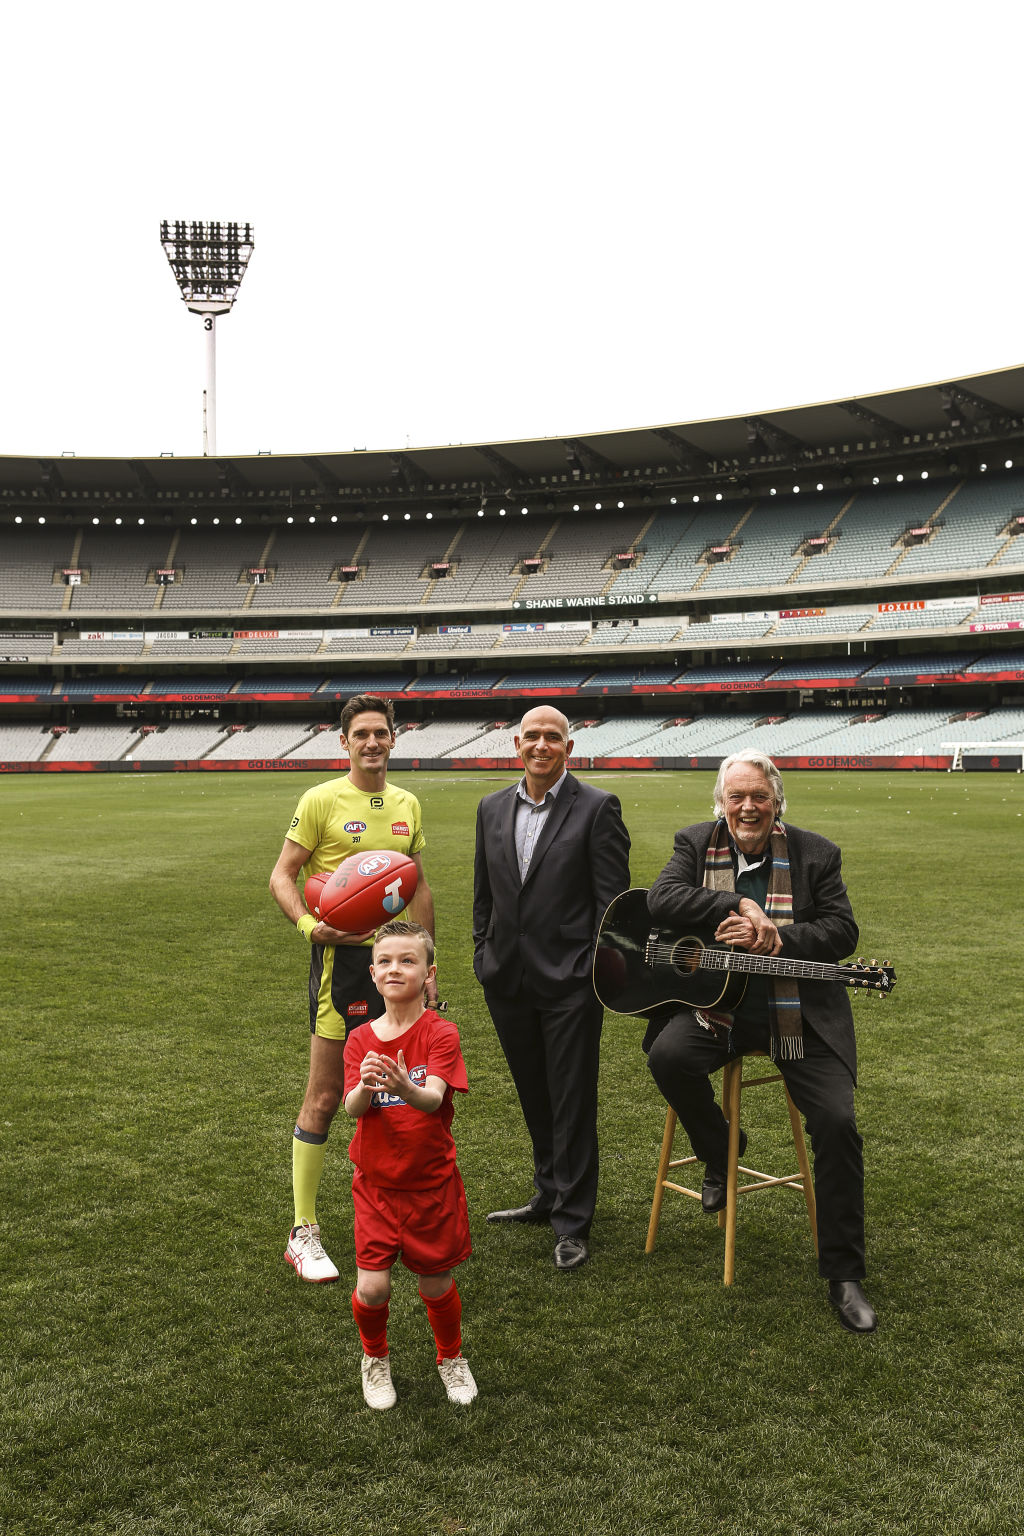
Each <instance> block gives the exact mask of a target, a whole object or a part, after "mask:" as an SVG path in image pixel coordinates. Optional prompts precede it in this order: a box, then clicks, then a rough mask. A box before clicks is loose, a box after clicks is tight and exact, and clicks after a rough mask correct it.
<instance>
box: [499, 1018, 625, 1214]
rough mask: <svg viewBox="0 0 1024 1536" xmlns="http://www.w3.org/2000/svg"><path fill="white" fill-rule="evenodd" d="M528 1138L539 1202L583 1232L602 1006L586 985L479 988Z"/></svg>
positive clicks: (590, 1199)
mask: <svg viewBox="0 0 1024 1536" xmlns="http://www.w3.org/2000/svg"><path fill="white" fill-rule="evenodd" d="M484 1000H485V1001H486V1003H487V1007H488V1009H489V1011H490V1015H491V1018H492V1019H493V1020H494V1027H495V1029H496V1030H497V1032H498V1039H499V1041H500V1042H501V1048H502V1050H503V1051H504V1052H505V1060H506V1061H507V1062H508V1065H509V1070H510V1072H511V1073H512V1081H513V1082H514V1083H515V1085H516V1092H517V1093H518V1095H519V1102H520V1104H521V1105H522V1107H523V1116H524V1118H525V1120H526V1128H527V1130H528V1131H529V1133H530V1140H531V1141H532V1143H533V1184H534V1188H535V1189H536V1191H537V1196H538V1204H539V1205H540V1206H541V1207H543V1208H545V1209H550V1211H551V1225H552V1227H553V1228H554V1230H555V1231H556V1232H557V1233H558V1235H559V1236H560V1237H586V1236H587V1234H588V1233H589V1231H590V1224H591V1222H592V1221H593V1219H594V1205H595V1203H596V1200H597V1068H598V1059H599V1054H600V1046H601V1025H602V1023H603V1021H604V1009H603V1008H602V1006H601V1004H600V1003H599V1002H598V1001H597V999H596V998H595V997H594V994H593V992H591V991H590V990H589V988H588V990H587V992H585V993H581V992H575V993H572V994H570V996H569V997H567V998H552V999H545V1000H541V999H540V998H537V997H534V996H532V995H531V994H529V993H527V992H520V993H518V994H517V995H516V996H515V997H505V996H503V995H502V994H500V993H495V992H488V991H486V990H485V992H484Z"/></svg>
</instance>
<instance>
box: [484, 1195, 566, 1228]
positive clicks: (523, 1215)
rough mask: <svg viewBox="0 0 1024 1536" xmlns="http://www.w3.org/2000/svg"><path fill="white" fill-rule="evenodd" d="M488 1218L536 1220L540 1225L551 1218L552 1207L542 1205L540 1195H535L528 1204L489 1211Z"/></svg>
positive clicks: (521, 1220)
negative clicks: (506, 1209)
mask: <svg viewBox="0 0 1024 1536" xmlns="http://www.w3.org/2000/svg"><path fill="white" fill-rule="evenodd" d="M487 1220H488V1221H519V1222H535V1223H536V1224H537V1225H538V1226H540V1225H541V1224H542V1223H546V1222H549V1221H550V1220H551V1207H550V1206H549V1205H541V1203H540V1199H539V1197H538V1196H536V1195H535V1196H534V1198H533V1199H532V1200H531V1201H530V1202H529V1204H528V1205H514V1206H513V1207H512V1209H511V1210H508V1211H491V1212H489V1214H488V1217H487Z"/></svg>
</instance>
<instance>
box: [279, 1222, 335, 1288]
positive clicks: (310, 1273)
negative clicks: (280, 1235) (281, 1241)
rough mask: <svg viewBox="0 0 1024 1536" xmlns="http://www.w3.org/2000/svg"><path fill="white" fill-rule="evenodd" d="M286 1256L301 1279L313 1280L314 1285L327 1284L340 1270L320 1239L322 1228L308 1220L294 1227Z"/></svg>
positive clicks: (285, 1252)
mask: <svg viewBox="0 0 1024 1536" xmlns="http://www.w3.org/2000/svg"><path fill="white" fill-rule="evenodd" d="M284 1256H285V1258H286V1259H287V1260H288V1263H289V1264H290V1265H291V1266H292V1269H294V1271H295V1273H296V1274H297V1275H298V1277H299V1279H300V1280H312V1281H313V1283H314V1285H326V1284H327V1282H328V1281H330V1280H337V1278H338V1271H337V1269H336V1268H335V1267H334V1265H333V1264H332V1263H331V1261H330V1259H329V1258H328V1257H327V1255H326V1253H324V1247H323V1244H322V1243H321V1241H320V1228H319V1227H318V1226H315V1225H311V1224H310V1223H309V1222H308V1221H303V1222H300V1223H299V1225H298V1226H297V1227H293V1228H292V1231H291V1236H290V1237H289V1239H288V1246H287V1248H286V1249H285V1251H284Z"/></svg>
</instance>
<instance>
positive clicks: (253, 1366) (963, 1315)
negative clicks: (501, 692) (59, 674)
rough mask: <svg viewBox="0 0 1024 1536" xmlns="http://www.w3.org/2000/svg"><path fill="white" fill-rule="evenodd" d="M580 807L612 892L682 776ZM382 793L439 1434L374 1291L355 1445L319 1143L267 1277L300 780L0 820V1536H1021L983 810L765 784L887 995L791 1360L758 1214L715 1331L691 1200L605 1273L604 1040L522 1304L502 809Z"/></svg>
mask: <svg viewBox="0 0 1024 1536" xmlns="http://www.w3.org/2000/svg"><path fill="white" fill-rule="evenodd" d="M595 777H596V779H597V781H598V782H600V783H602V784H604V785H605V786H607V787H612V788H614V789H616V790H617V792H618V793H619V794H620V795H621V797H622V800H623V807H624V811H625V815H626V819H627V823H628V825H629V827H630V831H631V833H632V836H633V844H634V858H633V879H634V884H637V885H644V884H649V883H650V881H651V880H652V879H653V877H654V875H655V874H656V873H657V872H658V870H659V869H660V868H661V866H662V864H663V863H664V861H665V859H666V858H667V856H668V853H669V851H670V848H671V837H672V832H673V831H674V829H675V827H676V826H677V825H680V824H683V823H686V822H690V821H694V820H698V819H702V818H703V817H705V816H706V815H707V814H708V810H709V803H710V791H711V777H710V776H709V775H705V774H696V773H694V774H678V775H671V774H637V775H619V776H616V775H597V776H595ZM396 779H397V782H400V783H406V784H408V785H409V787H411V788H413V789H414V790H415V791H416V793H417V794H419V796H420V798H421V800H422V801H423V804H424V808H425V820H426V827H427V833H428V839H429V846H428V849H427V854H426V864H427V870H428V873H429V876H430V878H431V883H432V885H433V886H434V890H435V894H436V898H437V905H438V940H439V951H440V953H439V961H440V975H441V990H442V995H444V996H446V997H447V998H448V1000H449V1003H450V1011H451V1016H452V1017H453V1018H454V1019H455V1020H456V1021H457V1022H458V1024H459V1026H460V1029H461V1031H462V1037H463V1049H464V1053H465V1056H466V1061H467V1065H468V1068H469V1074H470V1085H471V1093H470V1095H469V1097H468V1099H467V1100H466V1101H465V1102H464V1103H462V1102H460V1104H459V1106H458V1111H457V1116H456V1124H455V1131H456V1139H457V1141H458V1144H459V1161H460V1165H461V1168H462V1172H463V1176H464V1179H465V1182H466V1187H467V1191H468V1195H469V1203H470V1215H471V1222H472V1227H473V1237H474V1243H475V1246H476V1252H475V1254H474V1257H473V1258H472V1260H471V1261H470V1262H469V1263H468V1264H467V1265H466V1266H465V1267H464V1268H463V1269H462V1270H461V1271H460V1280H459V1283H460V1289H461V1290H462V1293H463V1299H464V1305H465V1316H464V1333H465V1350H466V1354H467V1356H468V1357H469V1358H470V1360H471V1362H472V1366H473V1370H474V1373H475V1374H476V1377H477V1380H478V1382H479V1385H480V1398H479V1400H478V1402H477V1403H476V1404H475V1405H474V1406H473V1407H472V1408H470V1409H468V1410H458V1409H453V1408H452V1407H450V1406H449V1404H448V1403H447V1401H446V1400H445V1398H444V1394H443V1389H442V1386H441V1383H440V1381H439V1379H438V1376H437V1372H436V1370H435V1367H434V1364H433V1348H432V1343H431V1336H430V1331H429V1327H428V1325H427V1321H426V1317H425V1314H424V1312H423V1308H422V1306H421V1304H420V1303H419V1302H418V1301H417V1300H416V1298H415V1284H414V1282H413V1281H412V1279H411V1277H409V1276H407V1275H406V1274H405V1273H404V1272H402V1271H399V1272H398V1273H397V1274H396V1286H395V1297H394V1300H393V1303H392V1324H391V1348H392V1360H393V1368H394V1376H395V1383H396V1387H397V1390H398V1393H399V1399H400V1401H399V1406H398V1408H397V1409H395V1410H394V1411H392V1412H391V1413H388V1414H374V1413H371V1412H370V1411H369V1410H367V1409H366V1408H364V1406H363V1403H362V1398H361V1393H360V1387H359V1369H358V1362H359V1345H358V1340H357V1336H356V1334H355V1330H354V1326H353V1324H352V1320H351V1315H350V1312H349V1294H350V1290H351V1284H350V1275H351V1274H352V1273H353V1269H354V1265H353V1259H352V1253H351V1225H350V1216H349V1191H348V1185H349V1177H348V1163H347V1158H346V1156H345V1146H346V1140H347V1137H346V1132H345V1126H344V1124H343V1123H342V1122H340V1121H339V1122H338V1123H337V1125H336V1128H335V1133H334V1135H333V1137H332V1147H331V1153H330V1155H329V1161H328V1165H327V1170H326V1174H325V1181H324V1189H323V1194H322V1199H321V1202H320V1216H321V1221H322V1223H323V1227H324V1235H325V1240H326V1242H327V1247H328V1251H329V1252H330V1253H331V1255H332V1257H333V1258H334V1259H335V1260H336V1262H338V1264H339V1267H340V1268H341V1270H342V1283H341V1284H339V1285H336V1286H328V1287H314V1286H304V1285H302V1284H300V1283H299V1282H298V1280H297V1279H296V1278H295V1276H294V1274H293V1272H292V1271H291V1269H290V1268H289V1267H288V1266H287V1265H286V1264H285V1263H284V1262H283V1258H282V1252H283V1248H284V1242H285V1237H286V1233H287V1228H288V1225H289V1219H290V1213H291V1199H290V1159H291V1129H292V1125H293V1123H294V1118H295V1113H296V1110H297V1108H298V1105H299V1102H300V1099H301V1094H302V1088H303V1086H304V1082H305V1070H306V1061H307V1055H308V1044H307V1038H308V1037H307V1026H306V1023H305V1018H304V1007H303V994H304V980H305V966H306V961H307V951H306V949H305V946H304V945H303V944H302V943H301V942H300V941H299V940H298V939H297V938H296V936H295V934H294V932H293V931H292V930H290V929H289V927H288V926H287V925H286V924H285V922H284V920H283V919H282V918H281V917H280V915H279V914H278V912H277V910H276V908H275V907H274V905H273V903H272V902H271V899H270V897H269V895H268V893H267V889H266V882H267V876H268V874H269V871H270V868H271V865H272V864H273V862H274V859H275V858H276V856H277V853H278V851H279V849H280V845H281V840H282V837H283V835H284V832H285V829H286V828H287V826H288V823H289V821H290V818H291V814H292V810H293V806H294V802H295V800H296V799H297V797H298V795H299V793H300V791H301V790H302V789H304V788H305V787H306V786H307V785H308V784H309V783H312V782H314V780H313V778H312V777H307V776H299V775H295V774H286V773H281V774H253V775H248V776H243V775H236V774H223V775H222V774H189V775H166V776H164V775H133V776H128V775H96V776H87V777H81V778H80V777H75V776H63V775H61V776H54V777H52V778H43V777H24V778H7V779H4V780H3V781H2V782H0V811H2V822H0V824H2V827H3V863H2V880H3V911H4V919H3V921H4V936H5V943H4V946H3V954H2V958H0V965H2V968H3V998H4V1002H3V1032H2V1040H0V1085H2V1087H0V1133H2V1143H0V1145H2V1163H0V1169H2V1171H0V1178H2V1200H0V1222H2V1232H3V1242H2V1247H0V1265H2V1278H3V1283H2V1292H0V1296H2V1299H0V1308H2V1311H0V1329H2V1333H0V1337H2V1352H0V1531H3V1532H4V1533H5V1536H18V1533H29V1532H32V1533H35V1532H43V1531H45V1532H51V1533H65V1532H75V1533H97V1536H98V1533H104V1536H106V1533H115V1532H116V1533H126V1536H127V1533H131V1536H163V1533H167V1536H171V1533H173V1536H192V1533H204V1536H205V1533H253V1536H256V1533H259V1536H263V1533H270V1532H274V1533H287V1536H307V1533H308V1536H331V1533H348V1532H352V1533H356V1532H358V1533H365V1536H378V1533H380V1536H384V1533H392V1532H395V1533H402V1536H406V1533H408V1536H428V1533H442V1536H449V1533H457V1532H470V1533H480V1536H484V1533H486V1536H498V1533H501V1536H505V1533H508V1536H512V1533H516V1536H519V1533H528V1536H534V1533H538V1536H545V1533H561V1532H564V1531H566V1530H569V1531H573V1532H579V1533H595V1536H596V1533H602V1536H603V1533H606V1532H607V1533H609V1536H610V1533H616V1536H617V1533H621V1532H642V1533H647V1532H671V1533H681V1536H690V1533H693V1536H697V1533H700V1536H705V1533H725V1532H730V1533H731V1532H734V1531H738V1532H744V1533H748V1536H776V1533H778V1536H790V1533H793V1536H796V1533H807V1536H828V1533H836V1536H840V1533H841V1536H861V1533H864V1536H868V1533H877V1532H901V1533H902V1532H906V1533H920V1536H934V1533H954V1532H955V1533H960V1532H963V1533H965V1536H967V1533H971V1536H1004V1533H1008V1532H1010V1531H1011V1530H1014V1529H1016V1528H1019V1520H1020V1512H1021V1509H1022V1508H1024V1488H1022V1476H1021V1464H1022V1458H1021V1450H1020V1430H1019V1417H1020V1403H1021V1396H1020V1394H1021V1362H1022V1345H1021V1331H1022V1312H1024V1308H1022V1300H1024V1296H1022V1291H1024V1287H1022V1282H1021V1263H1022V1254H1021V1232H1022V1220H1021V1215H1022V1212H1021V1205H1022V1202H1021V1198H1020V1172H1019V1170H1020V1164H1021V1151H1022V1142H1024V1137H1022V1130H1021V1118H1020V1104H1021V1089H1022V1076H1024V1074H1022V1071H1021V1052H1020V1049H1019V1045H1018V1032H1019V1029H1020V1011H1021V995H1022V985H1021V983H1022V969H1024V964H1022V938H1024V932H1022V920H1021V904H1020V885H1021V878H1020V869H1021V853H1022V851H1024V821H1022V816H1024V785H1022V783H1021V781H1020V779H1019V778H1016V777H1013V776H1002V775H1000V776H996V775H992V776H988V775H977V776H973V775H972V776H969V777H965V776H963V775H958V776H955V777H952V776H945V775H937V776H917V775H913V776H912V775H903V776H899V775H892V776H885V775H871V774H865V775H849V776H838V775H828V774H817V775H815V774H790V775H788V776H787V784H786V788H787V791H788V795H789V802H790V809H789V819H791V820H792V821H793V822H795V823H797V824H798V825H804V826H809V827H813V828H815V829H817V830H818V831H821V832H824V833H826V834H827V835H829V836H831V837H833V838H835V839H836V841H838V842H839V843H840V844H841V845H842V847H843V849H844V855H845V871H846V878H847V883H848V885H849V887H850V893H851V897H852V900H853V905H854V910H855V912H856V914H857V917H858V920H859V922H860V926H861V933H862V940H861V952H862V953H863V954H864V955H865V956H867V957H869V958H870V957H871V956H877V957H878V958H882V957H883V956H884V957H886V958H889V959H891V960H892V961H893V963H894V964H895V966H896V970H897V974H898V977H899V981H898V986H897V989H896V992H895V995H894V996H893V997H892V998H891V999H890V1000H888V1001H882V1000H876V999H873V998H870V997H868V996H866V995H860V996H857V997H856V999H855V1003H854V1007H855V1013H856V1017H857V1023H858V1038H859V1043H860V1055H861V1086H860V1090H859V1095H858V1106H859V1117H860V1122H861V1129H862V1131H863V1134H864V1138H865V1156H866V1162H867V1175H868V1179H867V1214H868V1255H869V1277H868V1282H867V1289H868V1292H869V1294H870V1296H871V1298H872V1300H873V1301H874V1302H875V1304H876V1306H877V1307H878V1310H879V1314H880V1320H881V1324H880V1329H879V1332H878V1334H877V1335H875V1336H874V1337H871V1338H856V1337H853V1336H850V1335H847V1334H845V1333H843V1331H842V1330H841V1329H840V1328H839V1327H838V1325H837V1324H836V1323H835V1322H834V1320H833V1319H832V1317H831V1315H830V1313H829V1310H828V1307H827V1304H826V1298H825V1286H824V1284H823V1283H822V1282H821V1281H819V1280H818V1278H817V1275H816V1270H815V1265H814V1261H813V1252H812V1249H811V1245H810V1238H809V1235H808V1231H807V1225H806V1217H805V1215H804V1214H803V1206H802V1202H801V1201H800V1197H799V1196H798V1195H793V1194H790V1193H788V1192H779V1193H777V1194H771V1195H766V1196H761V1197H758V1199H756V1200H753V1201H750V1202H746V1204H745V1206H744V1207H743V1208H742V1209H741V1212H740V1228H739V1240H738V1266H737V1283H736V1285H735V1286H734V1287H733V1288H732V1289H731V1290H725V1289H724V1288H723V1286H722V1283H721V1234H720V1232H719V1230H718V1227H717V1225H716V1224H715V1223H714V1222H712V1221H709V1220H707V1219H706V1218H703V1217H702V1216H701V1215H700V1213H699V1211H698V1210H697V1208H696V1206H695V1205H694V1204H693V1203H692V1202H690V1201H685V1202H684V1201H681V1200H678V1199H676V1200H674V1201H672V1200H671V1197H670V1199H669V1201H667V1202H666V1208H665V1212H664V1215H663V1219H662V1227H661V1233H660V1237H659V1241H658V1246H657V1249H656V1251H655V1253H654V1254H653V1255H652V1256H651V1257H649V1258H648V1257H645V1256H644V1253H643V1245H644V1237H645V1233H646V1225H647V1217H648V1212H649V1206H650V1198H651V1191H652V1185H653V1178H654V1168H655V1162H656V1157H657V1148H658V1145H659V1141H660V1135H661V1127H662V1121H663V1115H664V1106H663V1104H662V1102H661V1101H660V1099H659V1097H658V1095H657V1093H656V1091H655V1090H654V1087H653V1084H652V1083H651V1081H650V1079H649V1077H648V1074H647V1071H646V1067H645V1064H644V1060H643V1057H642V1055H641V1053H640V1050H639V1040H640V1029H639V1027H638V1025H637V1024H636V1023H635V1022H634V1021H632V1020H629V1019H621V1018H614V1017H612V1016H609V1018H608V1020H607V1022H606V1026H605V1034H604V1046H603V1058H602V1079H601V1133H602V1146H601V1151H602V1166H601V1190H600V1196H599V1203H598V1215H597V1221H596V1223H595V1227H594V1232H593V1243H592V1250H593V1259H592V1262H591V1263H590V1264H589V1265H587V1266H586V1267H585V1268H584V1269H583V1270H581V1271H580V1272H578V1273H575V1274H570V1275H561V1274H558V1273H556V1272H555V1270H554V1268H553V1267H552V1264H551V1246H552V1239H551V1235H550V1233H549V1232H548V1231H547V1230H546V1229H538V1228H528V1229H523V1230H513V1231H508V1230H503V1229H497V1230H495V1229H492V1228H488V1227H487V1226H486V1224H485V1221H484V1216H485V1214H486V1212H487V1211H488V1210H489V1209H492V1208H493V1207H495V1206H499V1205H507V1204H510V1203H513V1202H515V1201H518V1200H519V1199H522V1198H525V1197H526V1196H527V1195H528V1194H529V1185H530V1179H529V1167H530V1165H529V1157H528V1150H527V1144H526V1138H525V1133H524V1130H523V1126H522V1122H521V1117H520V1114H519V1111H518V1106H517V1104H516V1102H515V1097H514V1094H513V1091H512V1089H511V1086H510V1083H509V1080H508V1076H507V1073H506V1070H505V1068H504V1063H503V1061H502V1059H501V1056H500V1052H499V1050H498V1047H497V1044H496V1041H495V1039H494V1036H493V1033H492V1030H491V1026H490V1024H489V1021H488V1019H487V1016H486V1013H485V1011H484V1008H483V1004H482V999H481V997H480V995H479V992H478V990H477V988H476V985H475V982H474V980H473V976H472V970H471V966H470V960H471V942H470V902H471V886H472V852H473V818H474V812H475V805H476V801H477V800H478V798H479V797H480V796H481V795H482V794H484V793H486V792H488V791H489V790H490V789H492V788H495V787H497V785H498V784H499V783H501V782H504V780H503V779H502V778H501V777H500V776H490V777H488V776H486V775H480V776H477V777H473V778H460V777H457V776H455V775H451V776H442V775H437V776H433V777H426V776H424V777H418V778H417V777H413V776H408V777H405V778H403V776H402V775H401V774H399V775H396ZM780 1111H781V1106H780V1105H779V1104H778V1103H777V1102H776V1101H775V1094H774V1090H773V1091H771V1092H770V1093H769V1094H768V1095H761V1096H760V1104H759V1102H758V1097H757V1096H751V1103H750V1105H749V1110H748V1111H745V1117H744V1118H745V1123H746V1124H747V1126H748V1129H749V1130H750V1136H751V1150H750V1153H748V1157H751V1158H753V1160H754V1162H755V1165H756V1166H764V1167H769V1168H770V1167H771V1166H772V1161H773V1159H775V1158H776V1154H777V1153H778V1154H780V1155H784V1142H783V1139H782V1131H783V1129H784V1124H783V1122H784V1121H785V1116H784V1114H782V1113H781V1112H780ZM790 1155H791V1154H790Z"/></svg>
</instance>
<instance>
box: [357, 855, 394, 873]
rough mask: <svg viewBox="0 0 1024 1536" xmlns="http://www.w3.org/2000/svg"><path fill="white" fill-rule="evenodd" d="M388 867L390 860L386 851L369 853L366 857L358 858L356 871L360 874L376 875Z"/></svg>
mask: <svg viewBox="0 0 1024 1536" xmlns="http://www.w3.org/2000/svg"><path fill="white" fill-rule="evenodd" d="M390 868H391V860H390V859H389V858H388V856H387V854H386V853H371V854H370V855H369V856H368V857H367V858H365V859H360V861H359V863H358V864H357V865H356V872H357V873H358V874H360V875H376V874H379V873H380V872H381V871H382V870H385V869H390Z"/></svg>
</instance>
